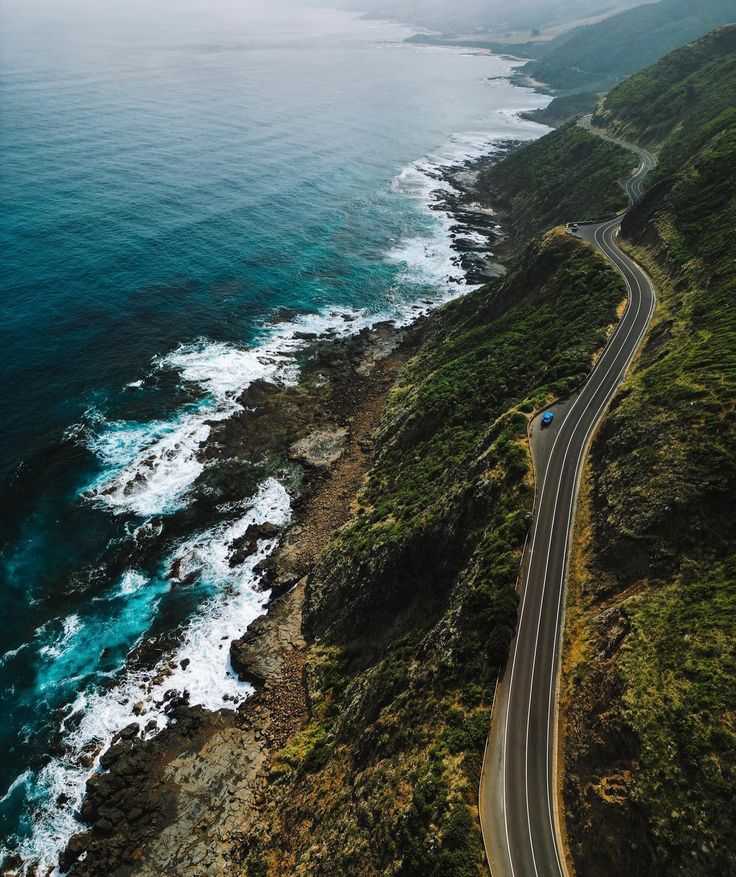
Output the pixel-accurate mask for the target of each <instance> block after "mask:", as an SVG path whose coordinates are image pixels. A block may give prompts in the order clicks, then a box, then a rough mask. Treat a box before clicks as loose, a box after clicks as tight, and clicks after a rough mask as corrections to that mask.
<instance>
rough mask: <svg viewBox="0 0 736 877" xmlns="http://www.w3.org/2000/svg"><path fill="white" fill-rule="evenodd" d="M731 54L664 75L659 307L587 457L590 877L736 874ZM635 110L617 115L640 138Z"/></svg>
mask: <svg viewBox="0 0 736 877" xmlns="http://www.w3.org/2000/svg"><path fill="white" fill-rule="evenodd" d="M722 37H723V35H722V34H720V35H719V34H716V35H715V36H714V37H713V38H709V40H706V41H704V44H703V45H701V46H698V45H696V46H695V47H690V48H688V49H686V50H683V53H682V54H681V55H680V56H679V57H680V58H681V59H684V60H685V61H688V60H692V59H693V57H701V58H702V67H701V68H700V69H689V70H688V64H687V63H684V64H683V69H682V70H680V69H679V67H678V65H677V64H676V63H674V61H676V60H677V59H676V57H675V58H672V57H671V58H669V59H666V60H665V61H664V62H662V65H657V66H655V67H654V68H653V69H652V71H651V72H650V74H649V76H650V77H651V79H652V80H654V81H657V82H658V83H659V88H660V89H661V92H662V97H661V101H662V104H661V105H662V108H663V110H662V113H663V115H664V114H665V109H664V108H665V107H666V106H667V101H668V100H669V101H670V102H671V104H672V106H673V108H674V109H673V111H672V113H671V114H670V125H671V128H670V130H671V132H672V133H671V134H670V135H669V136H668V135H667V133H666V127H664V126H663V125H661V124H660V122H659V121H658V120H657V119H654V120H653V123H654V124H655V125H656V130H657V132H658V133H657V142H658V143H659V144H660V148H661V155H663V156H665V155H668V156H671V157H672V158H671V159H670V161H669V163H668V165H667V166H666V168H665V170H666V173H663V174H662V175H661V177H660V180H659V182H658V183H657V184H656V185H655V186H654V187H653V188H652V189H650V190H649V192H648V193H647V195H646V197H645V199H644V201H643V202H642V203H641V204H640V205H639V206H638V207H637V208H636V209H635V210H633V211H632V212H631V213H630V214H629V215H628V217H627V218H626V220H625V221H624V225H623V234H624V238H625V241H626V243H625V245H626V246H628V247H630V248H631V250H632V252H633V253H634V255H635V256H636V257H637V258H638V259H639V260H640V262H642V263H643V264H644V265H645V266H646V267H647V268H648V269H649V271H650V273H651V275H652V277H653V278H654V280H655V284H656V286H657V291H658V297H659V302H658V308H657V313H656V317H655V321H654V324H653V327H652V329H651V331H650V333H649V336H648V340H647V342H646V345H645V347H644V349H643V352H642V354H641V357H640V359H639V361H638V362H637V364H636V367H635V369H634V371H633V373H632V374H631V376H630V377H629V379H628V380H627V382H626V384H625V386H624V388H623V390H622V391H621V392H620V393H619V394H618V395H617V397H616V399H615V401H614V404H613V406H612V410H611V412H610V414H609V416H608V417H607V419H606V421H605V423H604V425H603V427H602V429H601V430H600V433H599V435H598V436H597V438H596V440H595V442H594V444H593V447H592V452H591V462H590V467H589V473H588V474H589V487H588V500H587V503H586V508H585V509H584V510H583V514H582V517H581V519H582V520H583V521H586V522H587V526H585V527H583V528H582V530H581V532H580V533H579V541H580V544H579V546H578V558H577V563H576V566H575V570H576V574H575V576H574V577H573V581H572V583H571V584H572V587H571V594H572V595H573V597H572V604H573V605H572V606H571V624H570V627H569V629H568V643H569V647H568V653H567V671H566V674H565V675H566V700H565V702H566V704H567V714H568V718H567V723H566V732H567V785H566V804H567V808H568V814H569V818H568V828H569V830H570V837H571V845H572V848H573V851H574V854H575V858H576V860H577V863H578V866H579V872H580V873H584V874H586V875H591V877H597V875H601V877H603V875H608V874H611V873H617V872H618V871H620V870H624V871H625V870H630V871H632V870H633V873H638V874H666V875H682V877H685V875H687V877H690V875H722V874H732V873H736V854H735V853H734V850H736V711H735V706H736V651H735V650H734V642H736V538H735V534H736V504H734V496H735V495H736V429H735V428H734V423H735V422H736V261H735V260H734V246H733V241H734V238H735V237H736V124H734V122H733V121H732V120H731V119H730V117H729V116H728V114H725V115H724V114H723V113H722V111H721V102H720V101H719V100H718V95H717V92H718V89H719V84H718V83H717V82H709V81H708V79H707V76H706V71H708V70H710V71H712V72H711V75H712V76H716V75H718V76H721V73H718V74H716V72H715V71H722V70H723V69H724V63H723V62H725V61H726V60H727V59H726V58H725V57H724V58H722V59H721V60H720V61H718V63H717V64H716V65H715V66H713V61H712V59H709V57H708V54H709V53H708V50H709V49H710V48H711V47H712V40H721V39H722ZM732 61H733V54H731V57H730V60H728V63H727V64H726V65H725V66H726V67H729V66H730V64H731V63H732ZM731 69H732V68H731ZM678 71H679V72H680V73H682V75H678ZM634 79H635V80H637V79H638V80H640V81H639V83H636V82H634V85H637V86H642V87H643V86H644V85H645V84H646V83H645V82H644V81H643V80H642V79H641V77H635V78H634ZM632 81H633V80H632ZM693 81H694V82H696V83H697V89H698V93H699V94H702V95H703V100H702V103H700V104H698V105H696V106H693V107H692V111H691V114H690V119H691V120H692V119H697V125H696V124H695V122H692V123H691V126H690V127H689V132H690V133H696V136H693V137H692V138H689V139H687V140H685V139H683V138H684V137H685V132H684V131H683V128H685V127H687V125H685V126H680V124H679V118H681V116H680V115H678V113H677V107H678V95H680V93H681V89H682V85H683V83H685V84H687V83H688V82H693ZM628 87H629V84H628V83H626V84H625V85H624V86H622V90H625V89H627V88H628ZM731 93H733V92H731ZM614 94H615V93H614ZM619 97H620V96H619V95H617V96H616V100H617V101H618V100H619ZM620 106H621V107H622V110H621V117H620V118H619V117H617V116H614V115H613V113H612V111H611V110H610V106H609V105H608V102H607V104H606V107H605V108H604V111H606V112H607V113H608V115H607V118H608V119H610V120H612V122H613V123H614V124H617V125H619V126H620V127H621V128H622V129H623V128H624V126H627V125H628V126H631V127H629V129H628V130H632V127H633V125H634V120H635V119H638V120H639V121H638V122H637V124H640V125H642V126H643V127H642V129H640V130H644V129H645V127H646V125H647V120H646V117H645V114H644V113H643V112H642V113H641V114H639V113H636V112H635V111H634V110H633V109H630V108H629V105H628V104H626V103H624V104H620ZM642 136H644V135H642ZM673 144H674V145H673ZM675 145H676V146H677V149H675ZM675 156H680V158H679V159H676V158H675Z"/></svg>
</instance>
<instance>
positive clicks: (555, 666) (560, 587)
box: [547, 240, 656, 874]
mask: <svg viewBox="0 0 736 877" xmlns="http://www.w3.org/2000/svg"><path fill="white" fill-rule="evenodd" d="M604 242H605V241H604ZM608 246H610V247H611V249H612V250H616V249H617V248H616V247H615V245H614V244H613V241H612V240H611V243H610V244H608ZM604 252H605V254H606V255H607V256H608V257H609V259H610V260H611V262H612V263H613V264H614V265H615V267H616V268H617V270H618V271H619V273H620V274H621V275H622V276H623V278H624V280H625V281H626V285H627V287H628V289H629V292H630V293H631V283H630V281H629V279H628V277H627V276H626V275H625V274H624V272H623V270H622V269H621V267H620V266H619V265H618V264H617V261H616V259H618V258H620V254H619V253H616V259H614V258H613V254H612V253H609V252H607V251H606V250H605V249H604ZM623 261H624V264H626V262H625V260H623ZM626 267H627V268H628V269H629V271H631V273H632V276H633V277H634V279H635V280H636V285H637V288H638V292H639V305H638V306H637V312H636V315H635V316H634V322H636V319H637V318H638V316H639V313H640V311H641V304H643V299H644V290H643V289H642V288H641V280H640V278H639V277H638V276H637V274H636V271H634V270H632V268H631V266H630V265H626ZM644 277H645V282H646V284H647V286H648V287H649V293H650V295H651V301H650V305H649V312H648V314H647V317H646V320H645V322H644V325H643V326H642V329H641V331H640V332H639V336H638V338H637V339H636V342H635V344H634V347H633V348H632V350H631V352H630V353H629V356H628V357H627V358H626V362H625V363H624V364H623V366H622V368H621V371H620V372H619V375H618V377H617V379H616V382H615V384H614V386H613V387H612V388H611V390H610V392H609V393H608V394H607V395H606V398H605V399H604V400H603V402H602V403H601V406H600V407H599V408H598V411H597V412H596V414H595V417H594V418H593V420H592V421H591V423H590V426H589V427H588V429H587V431H586V434H585V437H584V439H583V444H582V445H581V447H580V451H579V453H578V459H577V461H576V463H575V471H576V472H577V473H578V477H579V475H580V466H581V463H582V459H583V457H584V455H585V452H586V450H587V448H588V444H589V441H590V436H591V434H592V432H593V430H594V429H595V427H596V426H597V425H598V424H599V423H600V418H601V415H602V413H603V411H604V409H605V408H606V407H607V406H608V405H609V404H610V402H611V399H612V398H613V396H614V395H615V393H616V391H617V390H618V388H619V386H620V382H621V380H622V379H623V377H624V376H625V374H626V372H627V371H628V369H629V366H630V365H631V361H632V360H633V358H634V356H635V355H636V352H637V351H638V349H639V345H640V344H641V340H642V338H643V337H644V335H645V333H646V330H647V328H648V326H649V321H650V320H651V317H652V314H653V312H654V307H655V304H656V296H655V293H654V286H653V285H652V283H651V281H650V280H649V278H648V277H646V275H644ZM632 328H633V326H632ZM627 337H628V335H627ZM579 423H580V421H578V423H577V424H576V425H575V430H577V428H578V426H579ZM571 443H572V439H571ZM568 451H569V446H568ZM565 456H567V453H566V454H565ZM563 467H564V463H563ZM577 491H578V484H576V485H575V489H574V492H573V496H572V499H571V502H570V506H569V510H568V516H567V526H566V530H565V542H564V544H565V550H564V554H563V558H562V566H561V568H560V580H559V583H558V596H557V615H556V622H555V639H554V645H553V649H552V656H553V657H552V666H551V669H550V679H549V698H548V705H547V809H548V814H549V820H550V830H551V831H552V836H553V838H555V839H556V838H557V831H556V829H555V825H554V819H553V813H552V797H551V791H550V779H551V775H552V763H551V762H552V758H551V754H552V753H551V749H550V729H551V726H552V712H553V702H554V697H553V694H554V692H555V689H556V685H555V678H556V675H557V669H558V659H557V649H558V642H559V636H560V630H561V627H560V625H561V611H562V595H563V592H564V583H565V577H566V575H565V574H566V570H567V556H568V549H569V543H570V530H571V527H572V520H573V511H574V509H575V504H576V500H577ZM550 544H551V540H550ZM555 724H556V723H555ZM555 854H556V856H557V863H558V865H560V870H561V872H562V873H563V874H564V873H565V870H563V868H562V866H561V863H560V856H559V852H558V850H557V844H556V843H555Z"/></svg>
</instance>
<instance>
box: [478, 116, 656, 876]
mask: <svg viewBox="0 0 736 877" xmlns="http://www.w3.org/2000/svg"><path fill="white" fill-rule="evenodd" d="M580 124H581V125H582V126H583V127H585V128H586V129H587V130H589V131H592V132H593V133H596V134H598V135H599V136H602V137H604V138H605V139H607V140H613V142H616V143H619V144H620V145H622V146H625V147H626V148H627V149H630V150H631V151H633V152H636V153H637V154H638V156H639V158H640V164H639V167H638V169H637V171H636V172H635V173H634V174H633V175H632V177H631V178H630V179H629V180H628V181H627V184H626V190H627V192H628V195H629V199H630V201H631V203H635V202H636V201H637V200H639V198H640V197H641V182H642V180H643V179H644V177H645V176H646V174H647V173H648V172H649V171H650V170H651V169H652V168H653V167H654V166H655V165H656V160H655V159H654V157H653V156H652V155H650V154H649V153H648V152H646V151H645V150H643V149H640V148H639V147H637V146H633V145H631V144H625V143H622V142H620V141H617V140H615V139H614V138H611V137H609V136H608V135H606V134H603V133H602V132H599V131H596V130H595V129H593V128H592V127H591V118H590V116H588V117H585V118H584V119H581V121H580ZM620 225H621V217H620V216H617V217H615V218H613V219H610V220H607V221H605V222H599V223H591V224H585V225H581V226H580V228H579V230H578V232H577V234H578V236H579V237H581V238H583V239H584V240H586V241H588V242H589V243H590V244H591V245H593V246H594V247H596V248H597V249H598V250H600V251H601V252H602V253H603V254H604V255H605V256H606V257H607V258H608V259H609V260H610V261H611V262H612V263H613V265H614V266H615V267H616V268H617V269H618V270H619V271H620V272H621V274H622V275H623V277H624V280H625V282H626V286H627V289H628V306H627V308H626V311H625V313H624V315H623V317H622V319H621V321H620V322H619V324H618V326H617V328H616V330H615V332H614V333H613V335H612V337H611V339H610V340H609V342H608V344H607V345H606V347H605V349H604V351H603V353H602V355H601V356H600V358H599V359H598V362H597V363H596V365H595V368H594V369H593V371H592V372H591V374H590V375H589V377H588V379H587V381H586V382H585V384H584V385H583V387H582V388H581V389H580V390H579V391H578V392H577V393H576V394H575V395H574V396H573V397H572V398H571V399H569V400H566V401H565V402H561V403H560V404H559V405H554V406H552V407H553V410H554V412H555V419H554V421H553V424H552V426H550V427H549V428H548V429H547V430H545V432H544V434H543V437H542V435H541V434H540V432H539V430H540V429H541V426H540V423H539V419H538V418H537V419H536V420H535V421H534V423H533V433H536V435H534V434H533V435H532V439H533V442H532V444H533V448H534V456H535V466H536V477H537V495H536V501H535V508H534V523H533V526H532V530H531V532H530V535H529V541H528V543H527V551H526V552H525V555H524V559H523V561H522V574H521V576H520V598H521V609H520V615H519V624H518V628H517V632H516V638H515V640H514V642H513V644H512V647H511V649H512V650H511V655H510V658H509V661H508V664H507V666H506V670H505V671H504V674H503V677H502V678H501V679H500V681H499V683H498V686H497V689H496V695H495V699H494V706H493V719H492V725H491V731H490V734H489V737H488V742H487V744H486V753H485V758H484V763H483V772H482V776H481V784H480V794H479V810H480V821H481V827H482V831H483V841H484V844H485V848H486V856H487V858H488V864H489V866H490V869H491V873H492V875H493V877H567V874H568V869H567V865H566V861H565V854H564V850H563V846H562V843H561V841H560V822H561V818H562V817H561V816H560V814H559V813H558V812H557V801H558V785H557V766H556V754H557V682H558V672H559V658H560V646H561V633H562V621H563V617H564V585H565V572H566V565H567V554H568V547H569V542H570V536H571V531H572V524H573V517H574V510H575V500H576V495H577V487H578V480H579V476H580V472H581V469H582V464H583V459H584V456H585V452H586V449H587V447H588V443H589V441H590V437H591V435H592V434H593V432H594V430H595V428H596V426H597V425H598V424H599V423H600V421H601V419H602V417H603V416H604V414H605V411H606V408H607V406H608V404H609V402H610V400H611V398H612V396H613V394H614V393H615V391H616V389H617V388H618V386H619V384H620V383H621V381H622V379H623V377H624V375H625V374H626V371H627V369H628V367H629V364H630V363H631V360H632V358H633V357H634V354H635V353H636V351H637V349H638V347H639V344H640V342H641V340H642V338H643V337H644V333H645V331H646V329H647V326H648V324H649V321H650V319H651V317H652V313H653V312H654V305H655V293H654V288H653V286H652V283H651V281H650V280H649V278H648V277H647V275H646V274H645V273H644V271H643V270H642V269H641V268H640V267H639V266H638V265H637V264H636V263H635V262H634V261H632V260H631V259H630V258H629V257H628V256H627V255H626V254H625V253H623V252H622V251H621V250H620V249H619V247H618V246H617V243H616V239H617V235H618V232H619V228H620Z"/></svg>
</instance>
